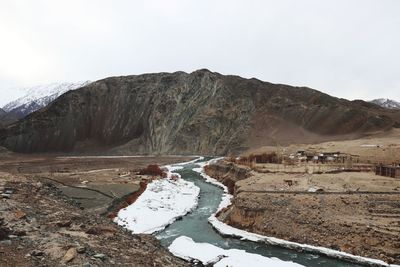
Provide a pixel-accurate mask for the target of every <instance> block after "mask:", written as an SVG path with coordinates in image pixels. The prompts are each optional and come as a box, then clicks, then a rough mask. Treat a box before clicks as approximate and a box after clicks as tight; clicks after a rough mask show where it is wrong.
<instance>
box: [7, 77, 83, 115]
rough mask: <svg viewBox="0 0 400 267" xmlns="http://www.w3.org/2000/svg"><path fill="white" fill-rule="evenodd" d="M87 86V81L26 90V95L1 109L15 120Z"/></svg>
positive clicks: (52, 84) (54, 84) (47, 85)
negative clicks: (68, 92) (67, 93)
mask: <svg viewBox="0 0 400 267" xmlns="http://www.w3.org/2000/svg"><path fill="white" fill-rule="evenodd" d="M87 84H89V82H88V81H85V82H76V83H51V84H46V85H39V86H35V87H31V88H26V94H25V95H24V96H22V97H20V98H18V99H16V100H14V101H11V102H10V103H8V104H6V105H5V106H4V107H3V109H4V111H6V112H8V113H9V115H10V116H11V115H12V116H13V117H14V118H16V120H18V119H21V118H24V117H25V116H26V115H28V114H30V113H32V112H35V111H37V110H39V109H41V108H43V107H45V106H47V105H48V104H49V103H50V102H52V101H53V100H54V99H56V98H58V97H59V96H60V95H62V94H64V93H65V92H67V91H70V90H74V89H77V88H79V87H82V86H85V85H87Z"/></svg>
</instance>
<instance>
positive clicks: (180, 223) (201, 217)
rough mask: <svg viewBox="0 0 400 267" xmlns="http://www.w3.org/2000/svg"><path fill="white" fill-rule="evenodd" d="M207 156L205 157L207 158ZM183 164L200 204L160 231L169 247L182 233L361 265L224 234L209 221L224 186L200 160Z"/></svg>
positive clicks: (333, 264) (328, 264) (286, 255)
mask: <svg viewBox="0 0 400 267" xmlns="http://www.w3.org/2000/svg"><path fill="white" fill-rule="evenodd" d="M206 160H207V159H204V160H203V161H206ZM183 167H184V168H183V169H181V170H179V171H177V172H178V173H179V174H181V176H182V178H183V179H185V180H187V181H191V182H193V183H195V185H196V186H198V187H199V188H200V198H199V202H198V206H197V208H196V209H195V210H193V212H191V213H190V214H188V215H186V216H184V217H183V218H182V219H180V220H177V221H175V222H174V223H172V224H171V225H169V226H168V227H167V228H166V229H164V230H163V231H161V232H159V233H158V234H157V235H156V236H157V238H158V239H159V240H160V241H161V243H162V245H163V246H165V247H168V246H169V245H170V244H171V243H172V242H173V241H174V240H175V238H177V237H179V236H187V237H190V238H192V239H193V240H194V241H195V242H202V243H209V244H213V245H215V246H218V247H221V248H223V249H231V248H235V249H240V250H245V251H247V252H250V253H255V254H259V255H263V256H266V257H276V258H279V259H281V260H285V261H293V262H296V263H299V264H302V265H304V266H324V267H350V266H361V265H357V264H353V263H349V262H345V261H341V260H337V259H333V258H329V257H325V256H321V255H316V254H311V253H303V252H298V251H294V250H290V249H286V248H281V247H277V246H271V245H267V244H262V243H256V242H251V241H243V240H240V239H235V238H230V237H223V236H221V235H220V234H218V232H216V231H215V230H214V229H213V227H212V226H211V225H210V224H209V223H208V218H209V217H210V216H211V214H213V213H214V212H215V211H216V210H217V208H218V206H219V203H220V201H221V197H222V195H223V189H222V188H220V187H218V186H216V185H213V184H210V183H207V182H206V181H205V180H204V178H203V177H201V175H200V174H199V173H197V172H195V171H193V168H196V167H198V165H196V163H191V164H186V165H184V166H183Z"/></svg>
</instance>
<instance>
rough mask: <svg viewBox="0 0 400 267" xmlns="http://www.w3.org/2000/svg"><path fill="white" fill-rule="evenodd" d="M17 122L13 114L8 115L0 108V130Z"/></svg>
mask: <svg viewBox="0 0 400 267" xmlns="http://www.w3.org/2000/svg"><path fill="white" fill-rule="evenodd" d="M16 120H17V119H16V118H15V117H14V116H13V115H12V114H9V113H7V112H5V111H4V110H3V109H1V108H0V128H2V127H5V126H6V125H8V124H10V123H12V122H14V121H16Z"/></svg>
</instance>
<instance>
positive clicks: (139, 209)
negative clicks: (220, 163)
mask: <svg viewBox="0 0 400 267" xmlns="http://www.w3.org/2000/svg"><path fill="white" fill-rule="evenodd" d="M199 159H201V158H198V159H196V160H199ZM196 160H192V161H189V162H183V163H178V164H174V165H167V166H165V167H166V168H167V169H168V176H167V178H164V179H158V180H154V181H152V182H151V183H149V184H148V185H147V188H146V190H145V191H144V192H143V193H142V194H141V195H140V196H139V198H138V199H137V200H136V201H135V203H133V204H132V205H129V206H128V207H126V208H124V209H121V210H120V211H119V212H118V215H117V217H116V218H115V219H114V222H116V223H117V224H118V225H120V226H122V227H125V228H127V229H129V230H130V231H132V232H133V233H135V234H139V233H143V234H152V233H155V232H159V231H161V230H163V229H164V228H165V227H166V226H168V225H170V224H171V223H173V222H174V221H175V220H176V219H178V218H180V217H182V216H184V215H186V214H187V213H189V212H190V211H192V210H193V209H194V208H196V206H197V203H198V197H199V193H200V188H198V187H197V186H195V184H194V183H192V182H188V181H185V180H184V179H181V178H180V175H179V174H178V173H174V171H176V170H179V169H182V168H183V167H181V166H180V165H184V164H189V163H193V162H194V161H196ZM172 175H174V176H178V177H179V179H177V180H173V179H171V177H172Z"/></svg>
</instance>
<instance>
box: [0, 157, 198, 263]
mask: <svg viewBox="0 0 400 267" xmlns="http://www.w3.org/2000/svg"><path fill="white" fill-rule="evenodd" d="M190 159H191V158H187V157H129V158H128V157H122V158H108V157H107V158H101V157H96V158H62V157H54V156H48V155H31V156H25V155H15V154H7V153H3V154H2V155H0V191H1V192H0V193H2V194H4V195H1V196H2V199H0V201H1V202H0V266H65V265H66V264H68V265H72V266H116V265H117V266H121V265H125V266H151V267H153V266H159V267H161V266H171V267H172V266H188V265H189V264H188V263H186V262H184V261H182V260H179V259H177V258H175V257H174V256H172V255H171V254H170V253H169V252H168V251H167V250H165V249H164V248H163V247H161V245H160V244H159V242H158V241H157V240H156V239H155V238H154V237H152V236H149V235H132V234H131V233H130V232H128V231H125V230H123V229H122V228H120V227H118V226H117V225H116V224H115V223H113V222H112V220H111V219H109V218H107V216H106V215H107V214H104V212H105V211H107V208H108V207H109V206H110V205H112V204H115V203H116V201H117V202H118V201H120V200H121V199H124V198H123V197H124V196H126V195H131V194H132V193H134V192H135V191H137V190H138V189H139V182H140V180H141V179H142V178H144V177H141V176H139V175H137V171H138V170H139V169H141V168H143V167H145V166H147V165H148V164H154V163H158V164H161V165H163V164H171V163H175V162H182V161H187V160H190ZM147 178H148V177H147ZM101 214H103V215H101ZM150 255H151V256H150Z"/></svg>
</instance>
